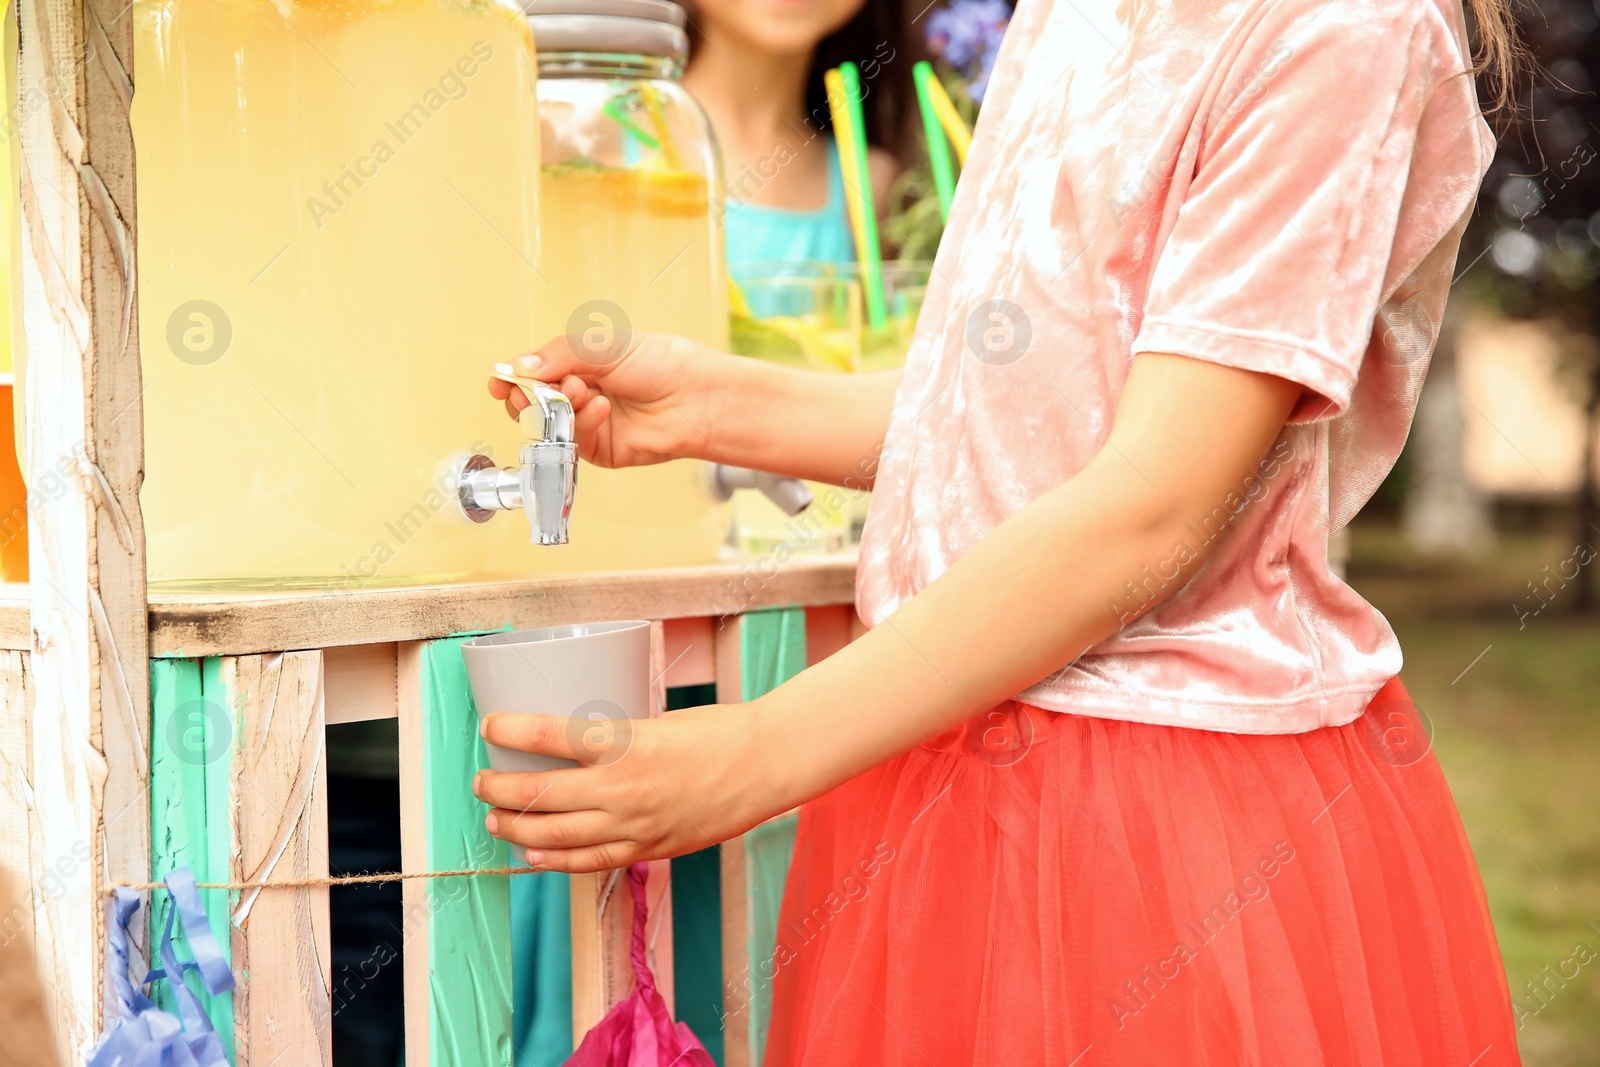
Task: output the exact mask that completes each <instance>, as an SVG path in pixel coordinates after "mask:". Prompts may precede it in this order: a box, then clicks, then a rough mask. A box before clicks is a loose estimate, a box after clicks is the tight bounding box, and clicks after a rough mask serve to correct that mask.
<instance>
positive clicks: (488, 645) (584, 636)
mask: <svg viewBox="0 0 1600 1067" xmlns="http://www.w3.org/2000/svg"><path fill="white" fill-rule="evenodd" d="M461 655H462V657H463V658H464V659H465V660H466V665H467V681H468V683H469V684H470V685H471V686H472V701H473V703H474V704H476V705H477V708H478V717H479V718H480V719H481V718H482V717H483V716H484V715H486V714H488V713H489V712H502V713H509V714H513V715H517V714H521V715H555V716H565V717H567V718H569V719H570V720H571V727H570V728H569V729H568V732H567V736H568V738H569V739H570V740H571V741H572V743H573V745H574V746H575V747H576V748H577V749H578V750H579V751H583V750H589V751H592V752H594V753H595V754H596V755H599V754H600V753H601V752H603V751H606V750H607V749H608V748H609V749H610V753H609V754H608V755H607V757H606V761H607V762H610V761H612V760H614V759H616V758H618V757H619V756H620V755H621V754H622V752H623V751H625V750H626V745H627V743H628V740H629V739H630V738H631V737H632V731H631V729H629V727H628V726H626V725H618V724H625V723H627V722H628V721H629V720H632V719H644V718H648V717H649V716H650V624H649V623H648V622H637V621H635V622H586V623H578V624H576V625H572V626H547V627H544V628H542V629H538V630H517V631H514V632H511V633H503V634H489V635H487V636H484V637H474V638H472V639H471V640H469V641H464V642H462V644H461ZM488 748H489V766H490V767H493V768H494V769H495V770H497V771H548V770H553V769H555V768H557V767H574V766H577V764H576V763H574V762H573V761H572V760H568V759H558V758H556V757H554V756H545V755H540V754H538V753H533V752H521V751H518V750H516V749H509V748H501V747H499V746H498V745H489V746H488Z"/></svg>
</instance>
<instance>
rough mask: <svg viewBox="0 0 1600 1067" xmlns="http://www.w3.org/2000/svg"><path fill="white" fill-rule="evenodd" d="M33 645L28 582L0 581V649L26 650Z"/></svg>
mask: <svg viewBox="0 0 1600 1067" xmlns="http://www.w3.org/2000/svg"><path fill="white" fill-rule="evenodd" d="M32 647H33V625H32V624H31V623H30V622H29V621H28V583H26V582H0V649H11V650H13V651H17V652H26V651H28V650H29V649H31V648H32Z"/></svg>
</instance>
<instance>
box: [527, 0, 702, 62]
mask: <svg viewBox="0 0 1600 1067" xmlns="http://www.w3.org/2000/svg"><path fill="white" fill-rule="evenodd" d="M523 12H524V13H525V14H526V15H527V16H528V25H529V26H530V27H531V28H532V29H533V41H534V44H535V45H536V46H537V47H538V49H539V51H541V52H613V53H621V54H624V55H641V56H665V57H667V58H669V59H677V60H678V61H680V62H682V61H683V60H686V59H687V58H688V56H689V35H688V33H687V32H686V31H685V30H684V27H685V25H686V24H687V23H688V17H687V16H686V15H685V14H684V11H683V8H681V7H679V6H678V5H677V4H674V3H669V2H668V0H531V2H530V3H528V4H527V5H525V6H524V7H523Z"/></svg>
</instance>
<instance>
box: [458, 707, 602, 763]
mask: <svg viewBox="0 0 1600 1067" xmlns="http://www.w3.org/2000/svg"><path fill="white" fill-rule="evenodd" d="M586 721H587V720H583V719H578V720H573V719H571V718H569V717H567V716H565V715H561V716H557V715H507V714H503V713H499V712H490V713H489V714H487V715H485V716H484V717H483V722H482V723H481V724H480V725H479V727H478V730H479V732H480V733H482V734H483V739H484V740H485V741H487V742H489V744H491V745H499V746H500V747H501V748H514V749H516V750H517V751H519V752H537V753H539V754H540V755H543V756H556V757H558V758H560V759H570V760H579V761H580V762H583V763H593V762H594V752H593V744H592V739H590V738H588V737H586V736H584V734H583V728H584V726H585V724H586ZM580 748H581V749H582V751H579V749H580Z"/></svg>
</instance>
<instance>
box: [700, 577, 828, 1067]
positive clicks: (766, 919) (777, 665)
mask: <svg viewBox="0 0 1600 1067" xmlns="http://www.w3.org/2000/svg"><path fill="white" fill-rule="evenodd" d="M840 621H841V620H834V621H833V623H834V624H833V625H832V626H831V630H827V629H825V632H836V631H838V630H839V629H840V626H839V625H838V623H839V622H840ZM843 621H844V623H845V626H844V628H845V629H846V630H848V620H843ZM727 622H728V625H727V626H726V627H725V628H724V630H723V631H722V634H723V635H724V636H722V637H721V640H720V641H719V644H718V657H717V700H718V701H721V702H732V701H747V700H754V699H756V698H757V697H759V696H762V695H763V694H765V693H768V692H771V691H772V690H773V689H776V688H777V687H778V686H780V685H782V684H783V683H784V682H786V681H788V680H789V679H790V678H792V677H794V676H795V675H796V674H799V673H800V672H801V671H802V670H804V669H805V667H806V641H807V615H806V612H804V611H802V610H800V609H799V608H798V607H788V608H766V609H761V610H757V611H753V612H750V613H748V614H745V615H743V616H741V617H740V618H738V619H736V620H727ZM735 660H737V664H738V666H737V669H735V667H734V662H735ZM787 825H788V824H787V823H786V822H785V821H784V819H783V817H779V818H778V819H774V820H770V821H769V822H768V823H766V824H764V825H763V826H761V827H758V828H757V829H756V830H754V831H752V832H751V833H749V834H745V835H742V836H740V837H738V838H734V839H733V840H730V841H724V842H723V843H722V845H721V850H722V983H723V987H722V988H723V1041H724V1046H723V1064H724V1067H749V1065H750V1064H752V1063H759V1062H760V1060H761V1055H762V1052H763V1051H764V1049H763V1045H764V1042H765V1036H766V1021H767V1014H768V1010H769V1008H770V1004H771V997H772V990H771V983H770V981H769V980H768V978H767V977H765V976H763V975H762V974H760V973H758V968H759V966H760V964H761V963H762V962H763V961H764V960H765V958H766V957H767V956H768V955H769V954H770V952H771V948H770V947H769V946H768V945H767V944H766V941H767V939H768V937H769V936H770V933H771V931H773V930H774V929H775V927H776V923H777V917H776V914H775V903H776V902H777V901H778V900H779V899H781V897H782V889H783V887H782V881H781V876H780V868H786V866H787V865H786V864H785V863H783V862H781V860H782V859H783V853H782V841H783V840H784V838H783V833H784V828H785V827H787ZM774 881H777V885H775V886H774V885H773V884H772V883H773V882H774Z"/></svg>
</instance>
